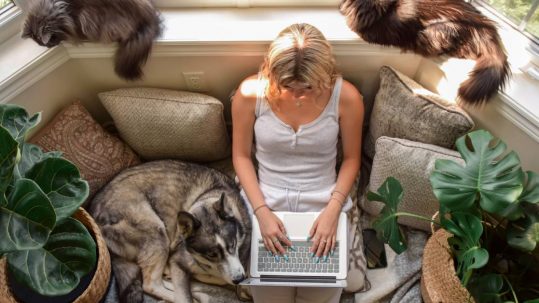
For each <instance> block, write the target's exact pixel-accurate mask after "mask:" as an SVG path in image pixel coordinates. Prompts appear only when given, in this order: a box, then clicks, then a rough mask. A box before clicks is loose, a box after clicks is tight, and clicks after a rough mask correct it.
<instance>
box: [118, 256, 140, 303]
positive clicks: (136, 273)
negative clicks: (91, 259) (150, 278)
mask: <svg viewBox="0 0 539 303" xmlns="http://www.w3.org/2000/svg"><path fill="white" fill-rule="evenodd" d="M111 263H112V270H113V272H114V278H115V279H116V283H118V297H119V301H120V302H121V303H142V302H143V300H144V293H143V290H142V271H141V269H140V267H139V266H138V265H137V264H136V263H133V262H130V261H127V260H125V259H123V258H120V257H113V258H112V262H111Z"/></svg>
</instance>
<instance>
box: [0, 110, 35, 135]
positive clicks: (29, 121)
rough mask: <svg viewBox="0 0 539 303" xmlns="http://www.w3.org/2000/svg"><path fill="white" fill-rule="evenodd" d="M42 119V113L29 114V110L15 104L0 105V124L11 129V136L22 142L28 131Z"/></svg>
mask: <svg viewBox="0 0 539 303" xmlns="http://www.w3.org/2000/svg"><path fill="white" fill-rule="evenodd" d="M39 121H41V114H40V113H37V114H35V115H33V116H31V117H30V116H28V112H26V110H25V109H24V108H22V107H20V106H18V105H15V104H2V106H0V126H2V127H4V128H5V129H7V130H8V131H9V133H10V134H11V136H12V137H13V138H14V139H15V140H16V141H17V142H19V144H20V143H22V142H24V138H25V136H26V133H27V132H28V131H29V130H30V129H32V128H33V127H34V126H36V125H37V124H38V123H39Z"/></svg>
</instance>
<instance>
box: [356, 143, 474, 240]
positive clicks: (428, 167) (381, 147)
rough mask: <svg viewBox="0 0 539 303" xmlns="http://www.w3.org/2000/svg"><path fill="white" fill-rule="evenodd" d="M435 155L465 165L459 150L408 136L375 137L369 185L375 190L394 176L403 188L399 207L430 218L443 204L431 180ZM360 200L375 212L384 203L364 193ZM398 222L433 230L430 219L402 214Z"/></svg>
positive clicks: (369, 209) (378, 210)
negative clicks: (435, 194)
mask: <svg viewBox="0 0 539 303" xmlns="http://www.w3.org/2000/svg"><path fill="white" fill-rule="evenodd" d="M436 159H449V160H454V161H456V162H458V163H459V164H461V165H464V160H462V158H461V157H460V154H459V153H458V152H456V151H453V150H449V149H446V148H442V147H439V146H435V145H430V144H424V143H420V142H414V141H409V140H405V139H396V138H389V137H380V138H379V139H378V140H377V141H376V154H375V156H374V161H373V164H372V172H371V177H370V182H369V188H368V189H369V190H370V191H373V192H376V191H377V190H378V188H379V187H380V186H381V185H382V184H383V183H384V181H385V180H386V178H387V177H390V176H391V177H394V178H396V179H397V180H399V182H400V183H401V185H402V188H403V190H404V194H403V198H402V201H401V203H400V205H399V211H404V212H411V213H415V214H421V215H423V216H425V217H428V218H431V217H432V216H433V215H434V213H436V212H437V211H438V210H439V207H440V204H439V203H438V200H437V199H436V197H435V196H434V193H433V192H432V187H431V185H430V180H429V178H430V174H431V172H432V170H433V169H434V162H435V161H436ZM360 204H361V208H363V209H364V210H365V211H366V212H368V213H370V214H371V215H375V216H376V215H378V214H379V213H380V211H381V210H382V208H383V206H384V204H383V203H381V202H376V201H368V200H366V198H365V196H363V197H362V198H361V201H360ZM399 223H401V224H404V225H408V226H411V227H414V228H419V229H422V230H426V231H430V223H429V222H427V221H423V220H419V219H414V218H410V217H401V218H400V219H399Z"/></svg>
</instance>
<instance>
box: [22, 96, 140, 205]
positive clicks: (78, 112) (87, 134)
mask: <svg viewBox="0 0 539 303" xmlns="http://www.w3.org/2000/svg"><path fill="white" fill-rule="evenodd" d="M29 142H30V143H33V144H36V145H38V146H40V147H41V148H42V149H43V150H44V151H53V150H57V151H61V152H62V153H63V157H64V158H66V159H68V160H70V161H71V162H73V163H74V164H75V165H76V166H77V167H78V168H79V170H80V172H81V176H82V177H83V178H84V179H86V180H87V181H88V183H89V184H90V196H89V199H91V197H92V196H93V195H94V194H95V193H96V192H97V191H98V190H99V189H101V187H103V185H105V184H106V183H107V182H108V181H109V180H110V179H112V177H114V176H115V175H116V174H117V173H119V172H120V171H122V170H123V169H125V168H127V167H130V166H133V165H136V164H139V163H140V160H139V158H138V156H137V155H136V154H135V153H134V152H133V151H132V150H131V148H129V146H127V145H126V144H125V143H124V142H122V141H121V140H120V139H118V138H117V137H115V136H113V135H111V134H109V133H108V132H106V131H105V130H104V129H103V128H102V127H101V126H100V125H99V124H98V123H97V122H96V121H95V120H94V119H93V118H92V116H91V115H90V113H88V111H87V110H86V108H84V106H82V104H81V103H80V102H78V101H77V102H74V103H73V104H71V105H69V106H67V107H65V108H64V109H63V110H62V111H61V112H60V113H58V114H57V115H56V116H55V117H54V119H53V120H52V121H51V122H49V123H48V124H47V125H45V126H44V127H43V128H42V129H41V130H40V131H39V132H38V133H37V134H36V135H34V136H33V137H32V138H31V139H30V141H29Z"/></svg>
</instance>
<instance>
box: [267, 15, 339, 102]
mask: <svg viewBox="0 0 539 303" xmlns="http://www.w3.org/2000/svg"><path fill="white" fill-rule="evenodd" d="M260 72H261V74H262V77H263V78H264V79H265V80H266V82H267V84H266V89H265V94H266V97H267V99H268V101H269V102H270V103H271V102H272V99H275V98H277V97H278V96H279V94H280V93H281V89H280V88H281V87H284V86H286V85H288V84H290V83H292V82H294V81H296V82H301V83H306V84H309V85H311V86H312V87H313V88H319V89H330V88H331V87H332V85H333V83H334V82H335V79H336V77H337V71H336V67H335V58H334V57H333V53H332V49H331V45H330V44H329V42H328V41H327V40H326V38H325V37H324V35H323V34H322V33H321V32H320V31H319V30H318V29H317V28H316V27H314V26H312V25H310V24H305V23H298V24H292V25H290V26H288V27H287V28H285V29H284V30H282V31H281V32H280V33H279V35H278V36H277V38H275V40H273V42H272V43H271V45H270V47H269V50H268V52H267V54H266V56H265V58H264V63H262V66H261V67H260Z"/></svg>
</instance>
